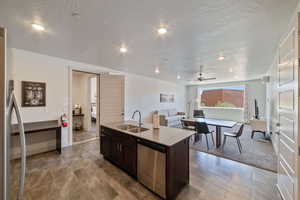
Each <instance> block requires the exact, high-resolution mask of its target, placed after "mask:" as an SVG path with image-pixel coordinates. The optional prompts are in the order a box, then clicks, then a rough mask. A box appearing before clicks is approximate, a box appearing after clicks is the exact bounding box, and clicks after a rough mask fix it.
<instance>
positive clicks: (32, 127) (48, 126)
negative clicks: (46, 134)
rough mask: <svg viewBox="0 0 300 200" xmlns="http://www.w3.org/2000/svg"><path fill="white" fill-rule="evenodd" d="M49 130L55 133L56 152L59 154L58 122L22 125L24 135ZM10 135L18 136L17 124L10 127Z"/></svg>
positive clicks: (59, 136) (59, 129)
mask: <svg viewBox="0 0 300 200" xmlns="http://www.w3.org/2000/svg"><path fill="white" fill-rule="evenodd" d="M51 130H54V131H56V151H57V152H58V153H59V154H61V126H60V125H59V123H58V120H51V121H41V122H30V123H24V131H25V135H26V134H33V133H37V132H42V131H51ZM11 135H12V136H16V135H19V129H18V125H17V124H13V125H12V127H11Z"/></svg>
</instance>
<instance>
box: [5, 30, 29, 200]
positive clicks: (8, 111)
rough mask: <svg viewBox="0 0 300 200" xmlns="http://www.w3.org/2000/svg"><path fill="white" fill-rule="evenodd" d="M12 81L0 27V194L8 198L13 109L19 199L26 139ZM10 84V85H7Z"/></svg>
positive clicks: (24, 164)
mask: <svg viewBox="0 0 300 200" xmlns="http://www.w3.org/2000/svg"><path fill="white" fill-rule="evenodd" d="M11 83H13V82H12V81H11V82H10V84H9V82H8V70H7V67H6V30H5V29H4V28H1V27H0V147H1V150H0V170H1V171H0V195H1V199H3V200H11V198H10V192H9V191H10V137H11V133H10V127H11V120H12V113H13V110H15V113H16V118H17V121H18V127H19V134H20V143H21V144H20V148H21V169H20V178H19V191H18V196H17V199H18V200H21V199H22V196H23V192H24V183H25V170H26V141H25V133H24V126H23V122H22V117H21V113H20V109H19V107H18V103H17V101H16V97H15V95H14V92H13V86H12V85H11ZM9 86H10V87H9Z"/></svg>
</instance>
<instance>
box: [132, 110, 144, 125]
mask: <svg viewBox="0 0 300 200" xmlns="http://www.w3.org/2000/svg"><path fill="white" fill-rule="evenodd" d="M135 113H139V127H140V128H141V127H142V114H141V112H140V111H139V110H136V111H134V113H133V115H132V119H134V116H135Z"/></svg>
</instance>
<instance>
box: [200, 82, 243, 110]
mask: <svg viewBox="0 0 300 200" xmlns="http://www.w3.org/2000/svg"><path fill="white" fill-rule="evenodd" d="M229 87H244V104H243V107H241V108H237V107H211V106H201V98H200V90H202V91H204V90H213V89H223V88H229ZM197 101H198V106H197V107H198V108H199V109H224V110H230V109H231V110H245V102H246V85H244V84H241V85H228V86H216V87H202V88H201V87H198V88H197Z"/></svg>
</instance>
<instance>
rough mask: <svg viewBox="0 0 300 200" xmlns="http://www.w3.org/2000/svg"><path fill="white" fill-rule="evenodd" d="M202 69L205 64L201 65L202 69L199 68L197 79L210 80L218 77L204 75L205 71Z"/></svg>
mask: <svg viewBox="0 0 300 200" xmlns="http://www.w3.org/2000/svg"><path fill="white" fill-rule="evenodd" d="M202 70H203V65H200V70H199V73H198V75H197V81H209V80H215V79H217V78H215V77H211V78H209V77H205V76H204V75H203V71H202Z"/></svg>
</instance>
